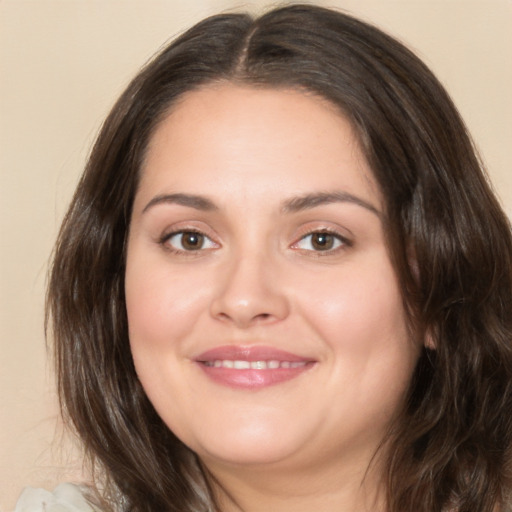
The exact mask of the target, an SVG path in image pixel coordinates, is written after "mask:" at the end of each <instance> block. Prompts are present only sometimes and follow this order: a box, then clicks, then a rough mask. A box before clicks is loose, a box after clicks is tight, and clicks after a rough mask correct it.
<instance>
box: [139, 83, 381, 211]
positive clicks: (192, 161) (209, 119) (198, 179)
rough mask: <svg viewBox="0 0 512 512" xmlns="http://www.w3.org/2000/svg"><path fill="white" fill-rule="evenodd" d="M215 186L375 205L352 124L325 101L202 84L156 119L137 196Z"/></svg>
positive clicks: (369, 174) (368, 172) (286, 92)
mask: <svg viewBox="0 0 512 512" xmlns="http://www.w3.org/2000/svg"><path fill="white" fill-rule="evenodd" d="M219 182H222V183H224V185H226V186H227V184H228V183H229V184H230V187H228V188H233V187H235V186H236V185H237V186H238V191H239V192H240V191H242V190H246V191H247V192H249V191H250V192H251V193H252V194H256V193H257V192H258V190H259V189H260V188H262V189H265V190H266V189H268V183H269V182H271V183H273V184H274V185H275V186H276V187H278V188H279V190H281V191H283V190H286V191H287V192H288V193H289V194H290V195H294V194H303V193H305V192H309V191H311V189H315V190H322V191H327V190H330V189H343V190H344V191H346V192H348V193H353V194H357V195H363V196H365V197H363V199H366V200H371V201H372V202H374V203H375V202H376V201H377V203H379V205H380V197H378V196H379V191H378V187H377V186H376V183H375V180H374V179H373V175H372V172H371V169H370V168H369V166H368V164H367V162H366V159H365V157H364V155H363V152H362V150H361V147H360V144H359V142H358V138H357V136H356V133H355V131H354V129H353V127H352V124H351V123H350V122H349V120H348V119H347V118H346V117H345V116H343V115H342V114H341V112H340V109H339V108H338V107H337V106H335V105H333V104H332V103H331V102H329V101H327V100H325V99H323V98H320V97H318V96H315V95H313V94H310V93H306V92H304V91H298V90H293V89H271V88H256V87H249V86H239V85H234V84H229V83H224V84H215V85H209V86H206V87H204V88H201V89H199V90H195V91H192V92H189V93H186V94H184V95H183V96H182V97H181V98H180V100H179V101H178V102H177V103H176V104H175V105H174V106H173V108H172V109H171V111H170V112H169V113H168V115H167V116H166V117H165V118H164V119H163V121H161V123H160V124H159V125H158V127H157V128H156V130H155V132H154V134H153V136H152V137H151V139H150V143H149V145H148V150H147V153H146V159H145V162H144V165H143V168H142V180H141V184H140V191H141V192H142V193H145V192H146V191H147V189H148V188H151V189H153V192H154V193H157V192H160V193H164V192H168V190H163V189H173V188H175V187H178V188H180V187H184V188H186V189H187V191H189V192H198V193H204V192H205V191H206V190H208V191H211V192H213V191H215V190H217V188H218V187H217V186H216V185H217V184H218V183H219ZM158 188H160V189H162V190H156V189H158ZM266 192H268V190H266Z"/></svg>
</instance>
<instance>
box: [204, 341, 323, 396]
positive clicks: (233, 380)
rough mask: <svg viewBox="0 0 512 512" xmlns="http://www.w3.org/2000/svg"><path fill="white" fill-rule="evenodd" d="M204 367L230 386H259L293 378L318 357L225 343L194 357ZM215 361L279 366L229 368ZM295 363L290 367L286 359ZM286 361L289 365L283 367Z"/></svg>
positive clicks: (260, 387)
mask: <svg viewBox="0 0 512 512" xmlns="http://www.w3.org/2000/svg"><path fill="white" fill-rule="evenodd" d="M194 361H195V362H196V363H197V365H198V366H199V367H200V368H201V370H202V371H203V372H204V373H205V374H206V375H207V376H208V377H209V378H210V379H212V380H213V381H215V382H217V383H218V384H221V385H224V386H228V387H231V388H241V389H251V390H257V389H262V388H265V387H268V386H274V385H276V384H280V383H282V382H286V381H289V380H291V379H294V378H296V377H298V376H299V375H301V374H302V373H304V372H305V371H307V370H309V369H311V368H312V367H313V366H314V365H315V363H316V361H315V360H313V359H310V358H307V357H303V356H300V355H297V354H293V353H291V352H286V351H283V350H279V349H276V348H273V347H268V346H260V345H258V346H240V345H226V346H221V347H216V348H213V349H210V350H207V351H206V352H203V353H202V354H200V355H199V356H197V357H195V358H194ZM215 361H217V362H218V361H247V362H248V363H256V362H258V361H266V362H270V361H272V362H274V365H275V363H276V362H278V363H279V364H280V366H279V367H278V368H268V367H267V368H265V369H259V368H243V369H237V368H226V367H224V366H220V367H219V366H214V363H215ZM287 362H288V363H292V364H293V367H289V366H288V365H286V363H287ZM282 363H284V365H285V366H286V367H282V366H281V364H282Z"/></svg>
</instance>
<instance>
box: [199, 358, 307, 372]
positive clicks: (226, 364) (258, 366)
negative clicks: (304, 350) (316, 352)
mask: <svg viewBox="0 0 512 512" xmlns="http://www.w3.org/2000/svg"><path fill="white" fill-rule="evenodd" d="M204 364H205V365H206V366H212V367H214V368H230V369H231V368H232V369H234V370H249V369H252V370H277V369H278V368H302V367H303V366H306V362H305V361H293V362H292V361H276V360H271V361H243V360H231V359H222V360H221V359H216V360H215V361H205V362H204Z"/></svg>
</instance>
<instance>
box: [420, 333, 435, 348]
mask: <svg viewBox="0 0 512 512" xmlns="http://www.w3.org/2000/svg"><path fill="white" fill-rule="evenodd" d="M423 345H424V346H425V348H428V349H430V350H436V349H437V347H436V343H435V341H434V337H433V336H432V332H430V330H429V331H427V332H426V333H425V339H424V341H423Z"/></svg>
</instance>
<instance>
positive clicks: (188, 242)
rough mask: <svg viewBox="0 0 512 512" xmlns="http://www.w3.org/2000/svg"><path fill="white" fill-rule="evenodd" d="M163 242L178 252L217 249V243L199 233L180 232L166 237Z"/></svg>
mask: <svg viewBox="0 0 512 512" xmlns="http://www.w3.org/2000/svg"><path fill="white" fill-rule="evenodd" d="M163 242H164V243H165V244H166V245H169V246H170V247H171V248H172V249H173V250H175V251H177V252H191V251H201V250H204V249H214V248H215V247H217V244H215V242H213V241H212V240H211V239H210V238H208V237H207V236H206V235H203V234H202V233H199V232H197V231H178V232H176V233H172V234H171V235H169V236H168V237H166V238H165V240H163Z"/></svg>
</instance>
